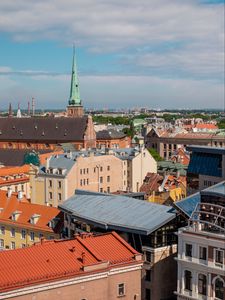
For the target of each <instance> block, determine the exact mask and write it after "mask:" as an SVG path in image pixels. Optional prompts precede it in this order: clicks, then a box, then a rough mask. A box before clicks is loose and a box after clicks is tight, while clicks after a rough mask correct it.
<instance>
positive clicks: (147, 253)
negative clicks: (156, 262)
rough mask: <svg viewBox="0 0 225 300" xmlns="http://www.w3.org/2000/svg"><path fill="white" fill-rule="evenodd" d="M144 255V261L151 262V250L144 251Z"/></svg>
mask: <svg viewBox="0 0 225 300" xmlns="http://www.w3.org/2000/svg"><path fill="white" fill-rule="evenodd" d="M145 257H146V258H145V259H146V261H148V262H152V253H151V252H146V254H145Z"/></svg>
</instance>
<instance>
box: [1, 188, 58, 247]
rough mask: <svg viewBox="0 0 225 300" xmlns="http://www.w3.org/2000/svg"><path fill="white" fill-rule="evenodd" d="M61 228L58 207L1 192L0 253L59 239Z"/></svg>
mask: <svg viewBox="0 0 225 300" xmlns="http://www.w3.org/2000/svg"><path fill="white" fill-rule="evenodd" d="M62 226H63V218H62V213H60V211H59V210H58V209H57V208H55V207H48V206H44V205H38V204H31V203H30V202H29V201H28V200H27V199H26V198H25V197H24V196H23V194H22V193H21V192H19V193H12V192H11V190H9V191H8V192H6V191H0V250H4V249H15V248H21V247H27V246H30V245H32V244H33V243H35V242H38V241H40V239H42V238H45V239H57V238H60V233H61V230H62Z"/></svg>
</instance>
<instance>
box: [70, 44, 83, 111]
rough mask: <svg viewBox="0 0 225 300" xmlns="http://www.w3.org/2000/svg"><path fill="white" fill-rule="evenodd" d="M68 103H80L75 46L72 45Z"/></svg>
mask: <svg viewBox="0 0 225 300" xmlns="http://www.w3.org/2000/svg"><path fill="white" fill-rule="evenodd" d="M69 105H78V106H80V105H81V100H80V90H79V82H78V76H77V65H76V57H75V47H73V66H72V75H71V86H70V99H69Z"/></svg>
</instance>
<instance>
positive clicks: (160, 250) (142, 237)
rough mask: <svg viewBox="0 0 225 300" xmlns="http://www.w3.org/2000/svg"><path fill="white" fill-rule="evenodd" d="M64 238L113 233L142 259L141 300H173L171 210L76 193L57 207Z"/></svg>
mask: <svg viewBox="0 0 225 300" xmlns="http://www.w3.org/2000/svg"><path fill="white" fill-rule="evenodd" d="M59 209H60V210H61V211H62V212H63V213H64V220H65V221H64V227H65V229H66V235H67V236H68V237H72V236H74V234H76V233H79V232H83V231H85V232H108V231H111V230H115V231H116V232H117V233H118V234H120V236H121V237H122V238H124V239H125V240H126V241H127V242H128V243H129V244H130V245H131V246H132V247H134V248H135V249H136V250H137V251H138V252H141V253H143V255H144V260H145V263H144V269H143V272H142V298H141V299H142V300H150V299H154V300H160V299H168V300H169V299H173V298H174V289H175V288H176V280H177V277H176V269H177V266H176V261H175V260H174V257H175V255H176V251H177V236H176V234H175V232H176V231H177V228H178V226H180V224H179V222H180V220H179V219H177V218H176V213H175V210H174V209H171V207H168V206H165V205H159V204H155V203H151V202H147V201H141V200H138V199H134V198H129V197H126V196H121V195H111V194H101V193H93V192H87V191H82V190H77V191H76V193H75V195H74V196H72V197H71V198H69V199H68V200H67V201H65V202H64V203H62V204H61V205H59Z"/></svg>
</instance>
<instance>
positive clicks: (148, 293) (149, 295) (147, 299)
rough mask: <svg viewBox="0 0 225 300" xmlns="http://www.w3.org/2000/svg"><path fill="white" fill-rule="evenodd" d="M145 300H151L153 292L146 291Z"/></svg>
mask: <svg viewBox="0 0 225 300" xmlns="http://www.w3.org/2000/svg"><path fill="white" fill-rule="evenodd" d="M145 300H151V290H150V289H145Z"/></svg>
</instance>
